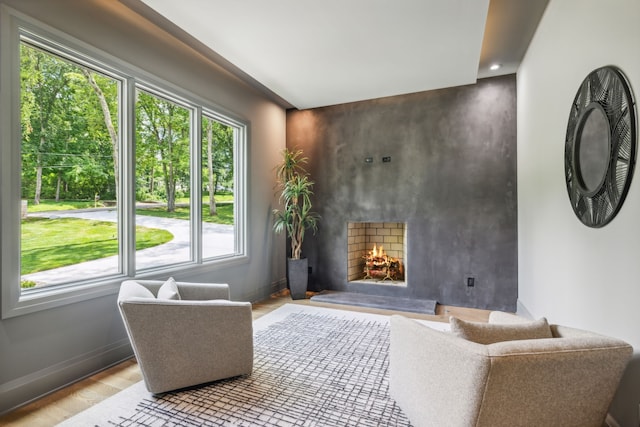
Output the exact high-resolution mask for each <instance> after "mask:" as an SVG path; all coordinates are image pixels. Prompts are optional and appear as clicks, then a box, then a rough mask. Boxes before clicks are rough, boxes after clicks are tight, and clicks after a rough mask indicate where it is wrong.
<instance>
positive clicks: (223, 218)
mask: <svg viewBox="0 0 640 427" xmlns="http://www.w3.org/2000/svg"><path fill="white" fill-rule="evenodd" d="M217 212H218V215H217V216H210V215H209V206H202V220H203V221H204V222H213V223H216V224H229V225H233V203H220V204H217ZM190 213H191V211H190V209H189V208H188V207H177V208H176V209H175V211H174V212H167V208H166V207H164V206H163V207H160V206H159V207H157V208H145V209H136V214H137V215H148V216H157V217H162V218H176V219H184V220H186V221H188V220H189V215H190Z"/></svg>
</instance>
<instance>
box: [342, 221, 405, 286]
mask: <svg viewBox="0 0 640 427" xmlns="http://www.w3.org/2000/svg"><path fill="white" fill-rule="evenodd" d="M347 245H348V247H347V253H348V262H347V281H348V282H357V283H370V284H375V285H390V286H406V282H405V260H406V255H405V250H406V227H405V224H404V223H399V222H349V223H348V224H347Z"/></svg>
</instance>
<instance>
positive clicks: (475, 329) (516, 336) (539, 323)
mask: <svg viewBox="0 0 640 427" xmlns="http://www.w3.org/2000/svg"><path fill="white" fill-rule="evenodd" d="M449 324H450V325H451V332H453V333H454V334H456V335H457V336H459V337H460V338H464V339H466V340H468V341H473V342H476V343H478V344H493V343H496V342H501V341H515V340H530V339H538V338H553V335H552V334H551V328H550V327H549V324H548V323H547V319H545V318H544V317H543V318H541V319H539V320H535V321H532V322H523V323H510V324H507V323H480V322H467V321H465V320H462V319H458V318H456V317H453V316H452V317H451V318H449Z"/></svg>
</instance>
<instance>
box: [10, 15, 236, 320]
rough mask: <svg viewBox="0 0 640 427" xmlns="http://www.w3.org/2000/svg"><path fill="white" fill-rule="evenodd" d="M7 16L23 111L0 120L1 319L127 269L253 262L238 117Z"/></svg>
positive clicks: (98, 287)
mask: <svg viewBox="0 0 640 427" xmlns="http://www.w3.org/2000/svg"><path fill="white" fill-rule="evenodd" d="M2 19H3V22H5V23H6V21H7V19H10V20H13V21H15V22H18V25H16V26H4V33H3V36H6V35H7V32H8V31H9V30H7V29H6V28H8V27H11V28H14V29H13V30H11V31H13V33H11V34H10V37H3V40H2V46H1V47H2V49H1V50H0V55H2V56H1V57H0V59H2V64H3V65H2V67H3V68H2V71H3V73H0V84H1V85H2V88H3V90H2V92H1V93H2V94H3V97H2V100H1V101H2V104H1V105H2V108H3V109H4V110H5V111H12V112H14V114H3V115H2V117H0V120H1V121H2V123H0V129H1V130H2V131H1V133H0V138H2V141H1V142H2V144H1V146H0V149H1V152H0V154H1V156H0V158H1V159H2V169H0V178H1V180H2V182H1V184H2V185H3V188H11V189H15V190H11V191H5V192H3V193H2V194H0V199H1V202H2V203H1V204H0V206H2V208H1V209H0V214H1V215H2V230H3V239H2V252H1V254H2V258H1V262H2V316H3V317H11V316H15V315H18V314H20V313H27V312H31V311H35V310H38V309H40V308H41V307H42V308H46V307H50V306H55V305H60V304H64V303H66V302H67V301H68V302H71V301H78V300H81V299H83V298H89V297H93V296H97V295H104V294H107V293H112V292H114V290H115V289H117V286H118V285H119V283H120V281H121V280H122V279H123V278H125V277H133V276H135V275H139V274H145V275H149V274H153V273H156V274H159V273H160V272H166V273H169V272H172V271H176V269H184V268H193V267H196V266H198V265H201V264H210V265H225V264H226V263H229V262H237V261H242V260H245V259H246V253H245V244H244V242H245V224H244V223H245V221H244V218H245V217H246V214H245V200H244V199H245V194H246V190H245V178H244V174H245V173H246V166H245V163H246V159H245V152H246V150H245V145H246V135H247V132H246V125H245V124H244V123H243V122H242V121H240V120H238V119H234V118H232V117H229V115H227V114H221V113H220V112H218V111H216V108H214V107H213V106H212V105H210V103H209V102H208V101H207V100H203V99H201V98H199V97H198V96H197V95H194V94H191V93H189V92H187V91H183V90H180V89H179V88H175V87H173V86H171V85H170V84H167V83H165V82H162V81H159V80H157V79H155V78H154V77H153V76H150V75H148V74H146V73H144V72H142V71H135V69H134V68H133V67H131V66H129V65H127V64H125V63H123V62H121V61H119V60H118V59H117V58H111V57H106V56H105V55H104V54H102V53H100V52H95V51H92V50H91V49H89V48H87V47H85V46H82V44H81V43H80V42H77V41H74V40H73V39H71V38H69V37H66V36H62V35H59V34H55V35H53V34H50V33H47V32H46V31H45V30H40V29H39V26H38V25H36V24H35V23H32V22H25V21H24V20H23V18H17V17H13V16H10V17H9V18H7V15H6V14H5V15H3V16H2ZM16 60H17V61H18V63H16ZM9 67H12V68H13V69H14V70H19V72H18V73H7V72H4V71H6V70H7V69H8V68H9ZM16 87H19V91H16V90H14V89H11V90H7V88H16ZM9 94H10V95H9ZM12 118H13V119H12ZM16 118H19V119H16ZM18 121H19V123H17V122H18ZM18 189H19V190H18ZM18 206H19V207H20V209H17V207H18Z"/></svg>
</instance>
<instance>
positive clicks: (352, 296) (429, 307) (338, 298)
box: [311, 292, 437, 314]
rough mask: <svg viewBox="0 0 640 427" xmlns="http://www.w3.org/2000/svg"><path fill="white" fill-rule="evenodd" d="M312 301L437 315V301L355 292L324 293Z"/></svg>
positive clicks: (315, 296) (312, 298)
mask: <svg viewBox="0 0 640 427" xmlns="http://www.w3.org/2000/svg"><path fill="white" fill-rule="evenodd" d="M311 301H314V302H323V303H329V304H343V305H355V306H358V307H370V308H381V309H384V310H397V311H410V312H412V313H423V314H436V304H437V302H436V301H433V300H428V299H415V298H398V297H387V296H381V295H368V294H361V293H355V292H322V293H319V294H317V295H314V296H312V297H311Z"/></svg>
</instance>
